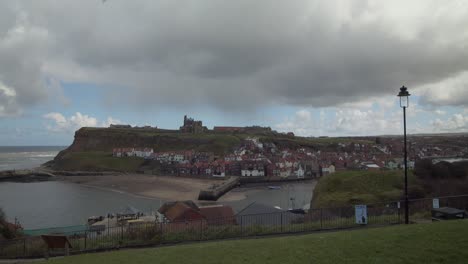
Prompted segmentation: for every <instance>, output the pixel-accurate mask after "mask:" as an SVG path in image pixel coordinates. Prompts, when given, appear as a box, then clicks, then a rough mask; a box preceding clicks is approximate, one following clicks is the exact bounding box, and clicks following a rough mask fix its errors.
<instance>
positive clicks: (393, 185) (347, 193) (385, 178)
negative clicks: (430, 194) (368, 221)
mask: <svg viewBox="0 0 468 264" xmlns="http://www.w3.org/2000/svg"><path fill="white" fill-rule="evenodd" d="M408 176H409V177H408V178H409V190H410V193H411V194H413V195H416V196H418V197H421V196H424V195H425V194H424V189H423V188H422V186H421V184H420V183H419V181H418V179H417V178H416V177H415V176H414V175H413V174H412V173H409V175H408ZM403 184H404V174H403V171H401V170H392V171H342V172H337V173H333V174H330V175H326V176H324V177H322V178H320V180H319V182H318V184H317V186H316V187H315V189H314V198H313V201H312V206H313V207H314V208H326V207H337V206H346V205H349V204H359V203H366V204H372V203H378V202H382V201H396V200H399V199H400V198H401V195H402V194H403V187H404V185H403Z"/></svg>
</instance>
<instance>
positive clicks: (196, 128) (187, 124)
mask: <svg viewBox="0 0 468 264" xmlns="http://www.w3.org/2000/svg"><path fill="white" fill-rule="evenodd" d="M179 130H180V131H181V132H184V133H203V132H206V131H207V130H208V128H206V127H204V126H203V122H202V121H196V120H194V119H193V118H187V115H185V116H184V125H183V126H181V127H180V129H179Z"/></svg>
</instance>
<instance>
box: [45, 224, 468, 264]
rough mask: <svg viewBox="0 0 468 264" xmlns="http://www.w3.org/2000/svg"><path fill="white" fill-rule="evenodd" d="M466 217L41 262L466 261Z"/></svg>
mask: <svg viewBox="0 0 468 264" xmlns="http://www.w3.org/2000/svg"><path fill="white" fill-rule="evenodd" d="M467 243H468V221H467V220H459V221H446V222H438V223H429V224H418V225H407V226H404V225H401V226H392V227H383V228H372V229H364V230H355V231H341V232H334V233H317V234H311V235H296V236H287V237H277V238H263V239H246V240H234V241H222V242H209V243H197V244H191V245H183V246H172V247H161V248H148V249H136V250H123V251H116V252H108V253H100V254H84V255H78V256H72V257H66V258H58V259H52V260H49V261H45V262H42V263H50V264H60V263H70V264H74V263H87V264H88V263H89V264H93V263H99V264H101V263H142V264H143V263H170V264H176V263H184V264H186V263H203V264H210V263H282V264H283V263H350V264H352V263H359V264H362V263H412V264H418V263H424V264H429V263H466V262H467V259H468V251H467V250H466V247H465V246H463V245H467Z"/></svg>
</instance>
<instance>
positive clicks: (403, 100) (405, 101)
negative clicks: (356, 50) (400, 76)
mask: <svg viewBox="0 0 468 264" xmlns="http://www.w3.org/2000/svg"><path fill="white" fill-rule="evenodd" d="M410 95H411V94H410V93H409V92H408V88H406V87H405V86H402V87H401V88H400V92H399V93H398V97H400V107H401V108H403V131H404V142H405V150H404V152H405V224H409V202H408V153H407V149H406V108H407V107H409V96H410Z"/></svg>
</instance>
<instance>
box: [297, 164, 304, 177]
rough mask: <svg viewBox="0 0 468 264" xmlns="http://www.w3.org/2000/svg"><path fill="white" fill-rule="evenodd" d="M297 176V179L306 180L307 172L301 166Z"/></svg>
mask: <svg viewBox="0 0 468 264" xmlns="http://www.w3.org/2000/svg"><path fill="white" fill-rule="evenodd" d="M295 174H296V177H297V178H299V179H302V178H304V174H305V171H304V169H303V168H302V166H301V165H299V168H298V169H297V170H296V171H295Z"/></svg>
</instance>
